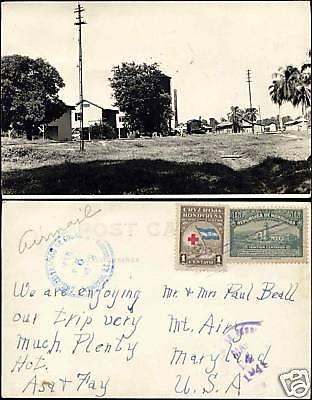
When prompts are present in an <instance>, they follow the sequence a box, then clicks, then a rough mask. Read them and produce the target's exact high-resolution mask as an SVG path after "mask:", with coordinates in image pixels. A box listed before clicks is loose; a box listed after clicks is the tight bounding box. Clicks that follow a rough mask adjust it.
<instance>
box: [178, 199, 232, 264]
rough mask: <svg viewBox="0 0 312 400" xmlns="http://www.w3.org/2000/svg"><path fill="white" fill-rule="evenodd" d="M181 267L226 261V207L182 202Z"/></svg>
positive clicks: (180, 228)
mask: <svg viewBox="0 0 312 400" xmlns="http://www.w3.org/2000/svg"><path fill="white" fill-rule="evenodd" d="M177 234H178V239H179V244H178V263H177V267H178V268H183V269H186V268H187V269H188V268H189V267H196V268H199V267H202V268H205V267H218V266H222V265H223V242H224V207H212V206H197V205H190V206H187V205H180V206H179V222H178V232H177Z"/></svg>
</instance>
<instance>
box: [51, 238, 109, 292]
mask: <svg viewBox="0 0 312 400" xmlns="http://www.w3.org/2000/svg"><path fill="white" fill-rule="evenodd" d="M46 268H47V273H48V276H49V279H50V281H51V282H52V284H53V285H54V286H55V287H56V288H57V289H59V290H60V291H62V292H66V294H67V295H70V296H83V295H84V293H86V292H87V290H90V289H98V290H101V289H102V288H103V287H104V286H105V284H106V283H107V282H108V281H109V279H110V278H111V276H112V273H113V270H114V258H113V253H112V249H111V247H110V245H109V243H108V242H106V241H102V240H95V239H89V238H86V237H82V236H80V235H78V234H66V233H65V234H62V235H59V236H58V237H57V238H55V239H54V240H53V241H52V243H51V244H50V246H49V247H48V251H47V256H46Z"/></svg>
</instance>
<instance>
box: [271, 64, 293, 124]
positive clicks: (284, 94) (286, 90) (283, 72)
mask: <svg viewBox="0 0 312 400" xmlns="http://www.w3.org/2000/svg"><path fill="white" fill-rule="evenodd" d="M299 76H300V71H299V70H298V68H297V67H294V66H292V65H288V66H287V67H286V68H285V69H283V68H279V69H278V71H277V72H276V73H274V74H273V76H272V77H273V82H272V85H270V86H269V91H270V96H271V99H272V101H273V103H275V104H278V124H279V128H280V127H281V126H280V120H281V117H280V109H281V105H282V104H283V103H284V102H288V101H293V99H294V95H295V92H296V86H297V83H298V79H299Z"/></svg>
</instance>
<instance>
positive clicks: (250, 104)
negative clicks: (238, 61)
mask: <svg viewBox="0 0 312 400" xmlns="http://www.w3.org/2000/svg"><path fill="white" fill-rule="evenodd" d="M247 82H248V89H249V107H250V111H251V110H252V102H251V87H250V83H251V71H250V69H247ZM251 127H252V133H255V127H254V122H253V121H251Z"/></svg>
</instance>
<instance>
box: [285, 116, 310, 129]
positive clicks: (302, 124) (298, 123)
mask: <svg viewBox="0 0 312 400" xmlns="http://www.w3.org/2000/svg"><path fill="white" fill-rule="evenodd" d="M307 122H308V120H307V119H303V118H302V117H299V118H297V119H295V120H291V121H288V122H285V123H284V126H285V128H286V129H296V130H298V131H301V130H302V129H305V128H306V126H307Z"/></svg>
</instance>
